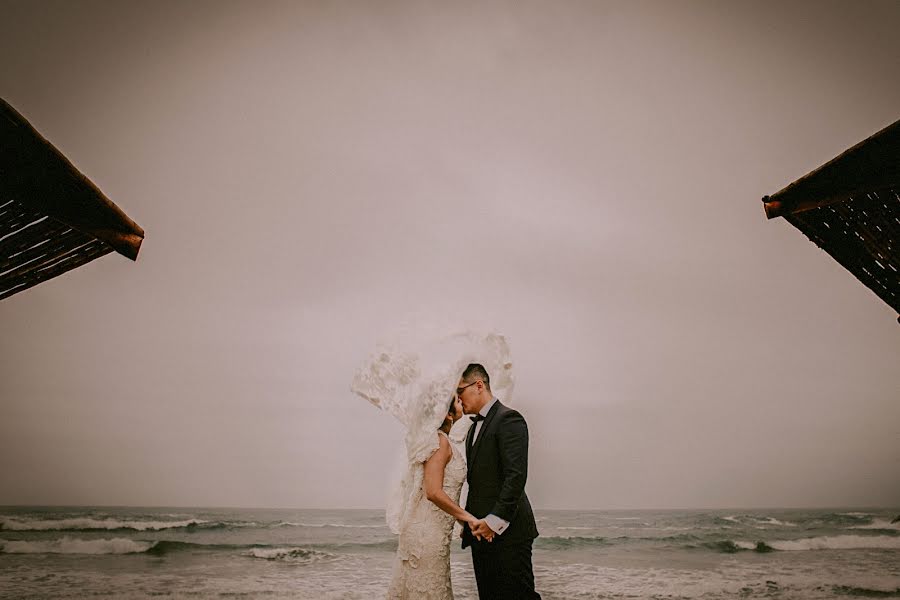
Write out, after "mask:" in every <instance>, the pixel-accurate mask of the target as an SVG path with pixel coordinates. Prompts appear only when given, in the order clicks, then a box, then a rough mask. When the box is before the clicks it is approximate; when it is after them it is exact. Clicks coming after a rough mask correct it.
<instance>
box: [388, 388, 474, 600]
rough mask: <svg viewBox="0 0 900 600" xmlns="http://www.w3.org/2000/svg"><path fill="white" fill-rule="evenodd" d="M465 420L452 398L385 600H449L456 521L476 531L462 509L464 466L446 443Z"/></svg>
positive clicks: (402, 537) (402, 532)
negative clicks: (460, 496) (453, 429)
mask: <svg viewBox="0 0 900 600" xmlns="http://www.w3.org/2000/svg"><path fill="white" fill-rule="evenodd" d="M462 416H463V409H462V403H461V402H460V400H459V398H457V397H455V396H454V397H453V398H452V400H451V401H450V407H449V410H448V411H447V416H446V417H445V419H444V422H443V423H442V424H441V427H440V429H438V430H437V431H436V432H435V435H436V436H437V439H438V447H437V449H436V450H435V451H434V453H433V454H432V455H431V456H430V457H428V460H426V461H425V463H424V469H423V471H424V474H423V482H422V487H421V490H420V491H421V496H420V497H419V498H417V500H416V501H415V502H414V504H413V505H412V507H411V512H410V515H409V518H408V519H407V522H406V526H405V527H404V528H403V529H401V530H400V540H399V544H398V546H397V560H396V563H395V565H394V575H393V578H392V579H391V585H390V587H389V588H388V593H387V597H388V599H389V600H407V599H410V600H412V599H418V598H428V599H431V598H434V599H435V600H444V599H450V598H453V590H452V589H451V586H450V539H451V537H452V533H453V523H454V521H460V522H467V523H469V526H470V527H473V528H474V527H475V524H476V523H477V521H478V519H476V518H475V517H474V516H472V515H471V514H469V513H468V512H466V511H465V510H463V509H462V508H460V506H459V495H460V491H461V490H462V484H463V482H464V481H465V479H466V461H465V458H464V457H463V455H462V453H461V452H460V451H459V449H458V448H457V447H456V445H455V444H454V443H453V442H451V441H450V438H449V433H450V428H451V427H452V425H453V424H454V423H455V422H456V421H458V420H459V419H461V418H462Z"/></svg>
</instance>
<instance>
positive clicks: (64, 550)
mask: <svg viewBox="0 0 900 600" xmlns="http://www.w3.org/2000/svg"><path fill="white" fill-rule="evenodd" d="M155 544H156V542H141V541H137V540H129V539H126V538H112V539H108V540H107V539H99V540H82V539H77V538H70V537H68V536H67V537H64V538H61V539H58V540H32V541H23V540H0V553H4V554H135V553H140V552H146V551H147V550H149V549H150V548H152V547H153V546H154V545H155Z"/></svg>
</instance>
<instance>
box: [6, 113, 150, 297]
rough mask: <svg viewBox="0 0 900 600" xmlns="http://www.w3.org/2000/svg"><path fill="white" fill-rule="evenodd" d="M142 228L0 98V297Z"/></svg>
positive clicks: (120, 243)
mask: <svg viewBox="0 0 900 600" xmlns="http://www.w3.org/2000/svg"><path fill="white" fill-rule="evenodd" d="M143 239H144V230H143V229H141V228H140V227H139V226H138V225H137V224H136V223H135V222H134V221H132V220H131V219H129V218H128V215H126V214H125V213H124V212H122V210H121V209H120V208H119V207H118V206H116V205H115V204H113V203H112V201H110V200H109V198H107V197H106V196H104V195H103V192H101V191H100V190H99V189H98V188H97V186H95V185H94V184H93V183H92V182H91V181H90V180H89V179H88V178H87V177H85V176H84V175H83V174H81V173H80V172H79V171H78V169H76V168H75V167H74V166H73V165H72V163H70V162H69V161H68V160H67V159H66V157H65V156H63V155H62V153H60V151H59V150H57V149H56V148H54V147H53V145H52V144H51V143H50V142H48V141H47V140H46V139H44V138H43V137H42V136H41V134H39V133H38V132H37V131H36V130H35V129H34V127H32V126H31V124H30V123H29V122H28V121H27V120H26V119H25V118H24V117H23V116H22V115H20V114H19V113H18V112H17V111H16V110H15V109H14V108H13V107H12V106H10V105H9V104H7V103H6V102H5V101H4V100H3V99H0V300H2V299H4V298H8V297H9V296H12V295H13V294H17V293H18V292H21V291H24V290H27V289H28V288H30V287H33V286H35V285H37V284H39V283H41V282H43V281H47V280H48V279H51V278H53V277H56V276H57V275H61V274H63V273H65V272H66V271H69V270H71V269H74V268H76V267H79V266H81V265H83V264H85V263H88V262H90V261H92V260H94V259H96V258H99V257H101V256H103V255H104V254H109V253H110V252H113V251H116V252H118V253H119V254H122V255H123V256H127V257H128V258H130V259H131V260H136V259H137V255H138V251H139V250H140V247H141V242H142V241H143Z"/></svg>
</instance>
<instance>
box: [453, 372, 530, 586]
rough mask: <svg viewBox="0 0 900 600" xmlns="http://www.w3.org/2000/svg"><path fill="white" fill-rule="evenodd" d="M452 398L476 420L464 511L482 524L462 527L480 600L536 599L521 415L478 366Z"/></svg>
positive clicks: (468, 439) (468, 450)
mask: <svg viewBox="0 0 900 600" xmlns="http://www.w3.org/2000/svg"><path fill="white" fill-rule="evenodd" d="M456 394H457V396H459V399H460V400H461V401H462V405H463V412H465V413H466V414H470V415H474V416H473V417H472V420H473V421H474V424H473V426H472V427H470V428H469V434H468V436H467V437H466V460H467V462H468V476H467V481H468V482H469V496H468V499H467V501H466V510H467V511H469V512H470V513H472V514H473V515H475V516H476V517H478V518H479V519H480V520H479V521H478V523H477V524H476V525H475V527H474V528H473V529H470V528H469V526H468V524H466V525H464V526H463V532H462V547H463V548H464V549H465V548H467V547H468V546H472V563H473V564H474V566H475V581H476V583H477V584H478V597H479V598H480V599H481V600H507V599H509V600H513V599H514V600H525V599H531V598H534V599H538V600H539V599H540V595H539V594H537V593H536V592H535V591H534V571H533V570H532V567H531V545H532V543H533V542H534V538H536V537H537V536H538V531H537V526H536V525H535V523H534V513H532V511H531V504H529V503H528V496H526V495H525V479H526V477H527V475H528V426H527V425H526V424H525V419H523V418H522V415H520V414H519V413H518V412H516V411H515V410H513V409H511V408H508V407H506V406H504V405H503V404H501V403H500V401H499V400H497V399H496V398H494V395H493V394H492V393H491V380H490V377H489V376H488V373H487V371H485V369H484V367H483V366H481V365H479V364H471V365H469V366H468V367H466V370H465V371H463V374H462V378H461V379H460V381H459V386H458V387H457V389H456Z"/></svg>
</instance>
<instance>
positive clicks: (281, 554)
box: [243, 548, 338, 563]
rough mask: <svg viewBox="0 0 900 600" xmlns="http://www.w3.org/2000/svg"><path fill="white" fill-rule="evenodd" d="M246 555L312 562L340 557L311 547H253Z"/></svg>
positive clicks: (286, 560) (285, 560) (266, 558)
mask: <svg viewBox="0 0 900 600" xmlns="http://www.w3.org/2000/svg"><path fill="white" fill-rule="evenodd" d="M243 555H244V556H250V557H252V558H262V559H265V560H278V561H284V562H299V563H310V562H317V561H321V560H334V559H336V558H338V557H337V556H336V555H334V554H330V553H328V552H321V551H319V550H311V549H309V548H251V549H250V550H247V551H246V552H244V553H243Z"/></svg>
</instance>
